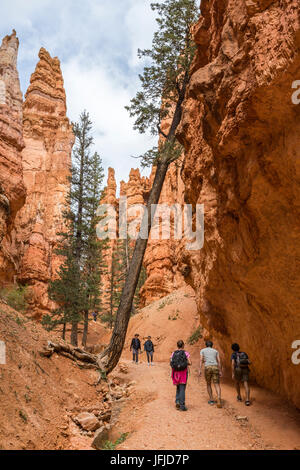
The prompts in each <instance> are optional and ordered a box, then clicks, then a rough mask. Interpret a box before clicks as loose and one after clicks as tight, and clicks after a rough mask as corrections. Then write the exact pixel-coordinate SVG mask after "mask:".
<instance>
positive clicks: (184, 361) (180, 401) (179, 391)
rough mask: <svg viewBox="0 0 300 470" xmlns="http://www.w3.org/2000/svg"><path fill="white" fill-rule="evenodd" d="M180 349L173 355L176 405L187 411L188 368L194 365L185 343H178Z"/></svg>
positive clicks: (171, 362)
mask: <svg viewBox="0 0 300 470" xmlns="http://www.w3.org/2000/svg"><path fill="white" fill-rule="evenodd" d="M177 347H178V349H177V350H176V351H174V352H173V353H172V355H171V361H170V366H171V367H172V375H171V377H172V380H173V385H176V397H175V405H176V408H177V409H179V410H180V411H187V408H186V406H185V389H186V383H187V378H188V366H191V365H192V362H191V360H190V354H189V353H188V352H187V351H185V350H184V342H183V341H182V340H179V341H177Z"/></svg>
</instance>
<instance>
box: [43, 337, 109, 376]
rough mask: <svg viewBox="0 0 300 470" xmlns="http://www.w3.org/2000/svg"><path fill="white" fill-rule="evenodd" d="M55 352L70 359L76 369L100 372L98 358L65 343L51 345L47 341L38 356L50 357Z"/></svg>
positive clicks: (50, 342) (51, 343)
mask: <svg viewBox="0 0 300 470" xmlns="http://www.w3.org/2000/svg"><path fill="white" fill-rule="evenodd" d="M55 352H56V353H57V354H60V355H61V356H64V357H67V358H68V359H71V360H72V361H74V362H75V363H76V364H77V365H78V367H81V368H84V369H98V370H102V367H101V364H99V363H98V358H97V356H96V355H95V354H90V353H88V352H86V351H84V350H83V349H80V348H78V347H77V346H72V345H71V344H67V343H53V342H52V341H48V344H47V346H46V347H45V349H44V350H43V351H40V355H41V356H42V357H51V356H52V354H53V353H55Z"/></svg>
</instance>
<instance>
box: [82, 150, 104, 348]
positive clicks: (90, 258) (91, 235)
mask: <svg viewBox="0 0 300 470" xmlns="http://www.w3.org/2000/svg"><path fill="white" fill-rule="evenodd" d="M85 179H86V182H87V191H86V198H85V204H84V206H85V211H86V221H87V224H86V227H85V231H86V243H85V245H84V250H83V278H84V286H85V296H86V301H85V309H84V328H83V335H82V345H83V346H86V341H87V334H88V319H89V311H90V310H99V309H100V305H101V301H100V297H101V290H100V281H101V268H102V260H103V254H102V250H103V241H102V240H99V239H98V237H97V233H96V226H97V224H98V222H99V217H97V209H98V204H99V200H100V197H101V186H102V183H103V179H104V172H103V167H102V161H101V158H100V156H99V155H98V154H97V153H94V155H93V156H92V157H91V159H90V164H89V166H88V168H87V170H86V174H85Z"/></svg>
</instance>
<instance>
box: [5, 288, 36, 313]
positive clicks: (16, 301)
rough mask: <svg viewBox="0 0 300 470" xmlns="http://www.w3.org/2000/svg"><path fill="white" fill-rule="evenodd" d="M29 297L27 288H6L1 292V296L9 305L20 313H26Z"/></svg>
mask: <svg viewBox="0 0 300 470" xmlns="http://www.w3.org/2000/svg"><path fill="white" fill-rule="evenodd" d="M28 295H29V294H28V287H27V286H17V287H15V286H12V287H4V288H3V289H1V291H0V296H1V297H2V298H3V299H4V300H5V301H6V302H7V304H8V305H9V306H10V307H12V308H13V309H15V310H17V311H19V312H25V310H26V309H27V300H28Z"/></svg>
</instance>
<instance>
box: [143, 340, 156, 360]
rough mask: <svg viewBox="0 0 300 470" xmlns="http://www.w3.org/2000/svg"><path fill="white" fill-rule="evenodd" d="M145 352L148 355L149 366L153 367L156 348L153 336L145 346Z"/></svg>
mask: <svg viewBox="0 0 300 470" xmlns="http://www.w3.org/2000/svg"><path fill="white" fill-rule="evenodd" d="M144 351H146V353H147V360H148V366H152V365H153V353H154V346H153V343H152V341H151V336H148V339H147V341H146V342H145V344H144Z"/></svg>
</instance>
